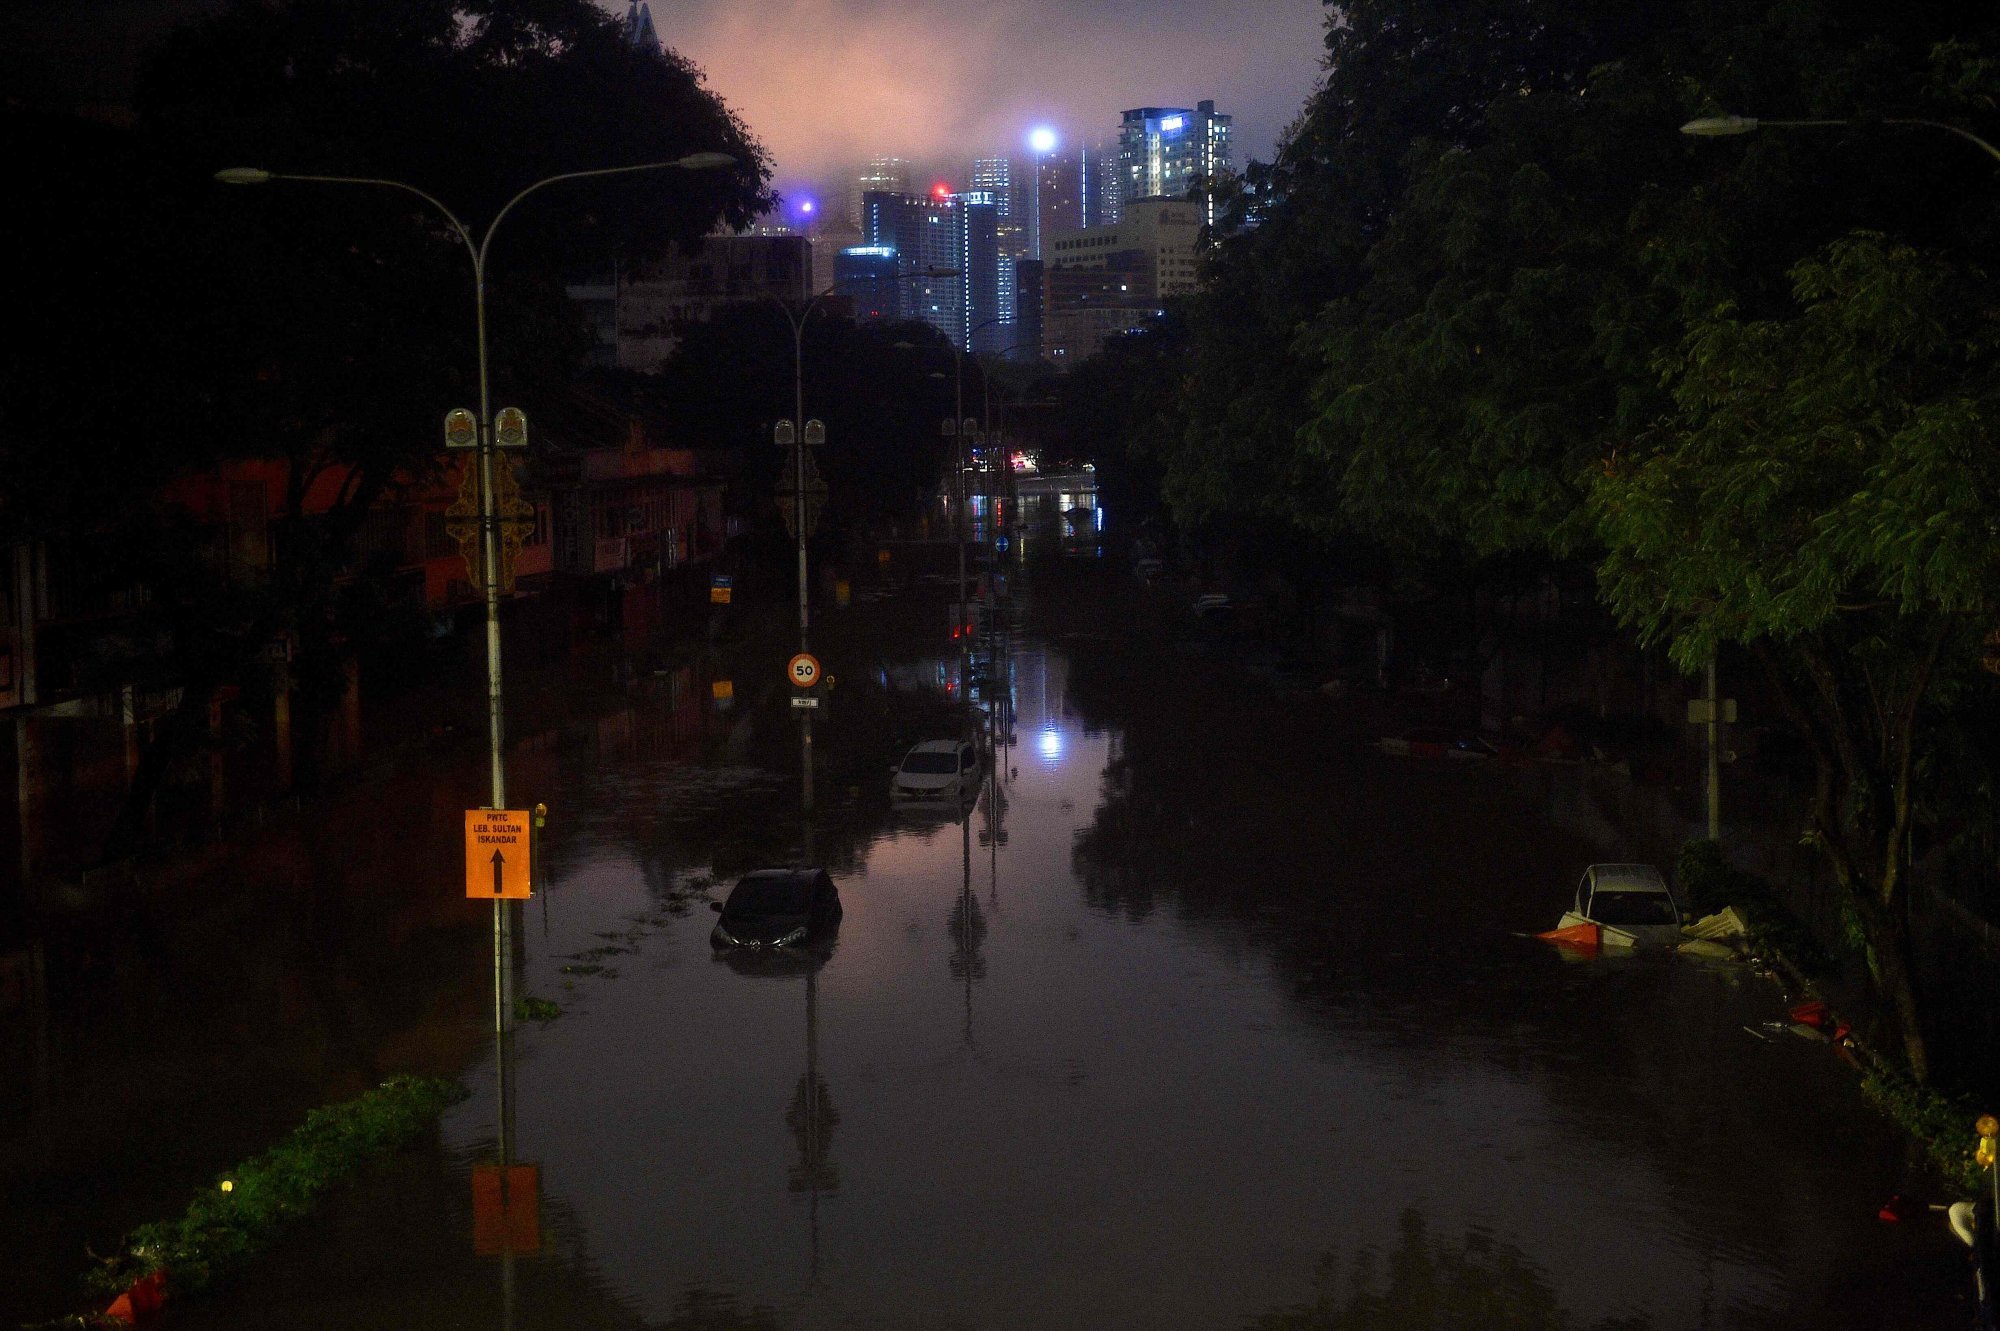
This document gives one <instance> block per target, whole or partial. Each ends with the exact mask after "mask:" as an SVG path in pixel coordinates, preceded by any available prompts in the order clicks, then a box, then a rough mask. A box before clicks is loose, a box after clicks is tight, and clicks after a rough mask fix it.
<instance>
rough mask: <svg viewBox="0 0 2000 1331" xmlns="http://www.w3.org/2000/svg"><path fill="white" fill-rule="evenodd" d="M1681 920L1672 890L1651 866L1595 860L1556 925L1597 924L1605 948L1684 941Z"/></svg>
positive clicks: (1562, 927) (1655, 945)
mask: <svg viewBox="0 0 2000 1331" xmlns="http://www.w3.org/2000/svg"><path fill="white" fill-rule="evenodd" d="M1682 920H1683V912H1682V911H1681V907H1680V903H1679V902H1678V901H1676V900H1675V899H1674V894H1673V889H1672V888H1669V887H1668V886H1667V880H1666V877H1665V876H1664V875H1663V874H1661V872H1660V871H1659V870H1658V869H1656V868H1654V867H1653V866H1652V865H1650V864H1593V865H1591V866H1590V867H1589V868H1588V869H1585V870H1584V871H1583V879H1582V881H1580V882H1579V883H1577V885H1576V904H1575V905H1574V906H1573V907H1572V908H1571V909H1569V910H1566V911H1564V912H1563V917H1562V919H1561V921H1560V922H1558V923H1557V925H1556V928H1557V929H1558V930H1561V929H1569V928H1573V927H1575V926H1577V925H1592V924H1594V925H1596V926H1597V928H1598V936H1599V941H1600V943H1601V945H1602V946H1604V947H1624V948H1637V947H1645V948H1670V947H1674V946H1677V945H1678V944H1679V943H1680V942H1681V923H1682Z"/></svg>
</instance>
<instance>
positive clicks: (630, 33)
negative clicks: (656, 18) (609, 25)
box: [625, 0, 660, 55]
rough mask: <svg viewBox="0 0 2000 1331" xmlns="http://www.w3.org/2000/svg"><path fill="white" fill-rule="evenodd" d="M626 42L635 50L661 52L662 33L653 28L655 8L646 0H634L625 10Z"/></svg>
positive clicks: (656, 53)
mask: <svg viewBox="0 0 2000 1331" xmlns="http://www.w3.org/2000/svg"><path fill="white" fill-rule="evenodd" d="M625 44H626V45H627V46H630V47H632V48H634V49H635V50H640V51H651V52H652V53H653V54H655V55H658V54H659V53H660V34H659V33H658V32H656V31H654V29H653V8H652V6H651V5H648V4H647V3H646V0H634V2H633V3H632V4H631V5H629V6H627V8H626V10H625Z"/></svg>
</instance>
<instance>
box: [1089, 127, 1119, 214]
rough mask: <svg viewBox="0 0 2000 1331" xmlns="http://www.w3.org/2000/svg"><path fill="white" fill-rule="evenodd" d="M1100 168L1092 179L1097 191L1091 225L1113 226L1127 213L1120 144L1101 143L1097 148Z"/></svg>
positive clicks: (1096, 152)
mask: <svg viewBox="0 0 2000 1331" xmlns="http://www.w3.org/2000/svg"><path fill="white" fill-rule="evenodd" d="M1095 155H1096V158H1097V161H1098V164H1099V165H1098V170H1097V172H1096V173H1095V175H1094V177H1093V179H1092V182H1091V184H1092V187H1093V188H1094V190H1095V191H1096V197H1095V199H1094V200H1093V205H1092V206H1093V211H1092V213H1091V216H1090V219H1089V224H1090V225H1091V226H1111V225H1112V224H1113V223H1115V222H1117V221H1118V219H1119V218H1121V217H1123V216H1124V215H1125V182H1124V181H1123V180H1122V179H1121V178H1120V175H1119V166H1118V162H1119V158H1118V145H1117V144H1115V143H1112V144H1099V145H1098V146H1097V148H1096V149H1095Z"/></svg>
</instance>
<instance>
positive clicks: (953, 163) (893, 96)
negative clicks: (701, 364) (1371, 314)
mask: <svg viewBox="0 0 2000 1331" xmlns="http://www.w3.org/2000/svg"><path fill="white" fill-rule="evenodd" d="M599 3H601V4H603V5H604V7H605V8H606V9H608V10H610V11H611V12H613V13H614V14H617V15H619V16H621V17H622V16H623V15H624V13H625V11H626V8H627V0H599ZM652 11H653V23H654V26H655V27H657V28H658V29H659V33H660V36H661V38H662V40H664V41H665V42H666V43H667V45H669V46H672V47H674V48H675V49H676V50H678V51H680V52H681V53H682V54H684V55H686V56H687V57H689V58H690V59H692V60H693V61H694V62H695V63H696V64H697V65H700V66H701V67H702V68H703V69H704V70H705V71H707V74H708V80H709V85H710V86H711V87H712V88H714V89H715V91H716V92H718V93H720V94H721V95H722V97H723V98H724V99H725V100H726V101H728V103H729V104H730V105H731V106H733V107H734V108H735V109H736V110H737V112H738V114H740V115H741V116H742V117H743V119H744V120H745V122H746V123H747V124H748V125H749V126H750V128H751V130H752V132H754V133H755V134H756V135H757V136H758V137H759V138H760V139H761V140H762V141H763V143H764V146H765V147H766V148H768V149H769V150H770V151H771V154H772V156H773V157H774V159H775V160H776V163H777V171H778V183H779V185H780V187H781V188H786V189H787V190H788V191H791V190H796V189H798V188H799V187H800V186H801V185H804V184H808V183H811V184H817V183H818V182H821V181H823V180H826V179H828V178H830V177H832V176H835V175H837V174H839V173H841V172H844V171H845V170H846V169H848V168H849V167H850V166H851V165H852V164H853V163H855V162H858V161H862V160H865V159H867V158H869V157H872V156H878V155H893V156H899V157H908V158H911V159H913V160H915V161H917V162H919V163H920V164H922V165H923V166H924V167H925V168H926V169H927V170H929V171H935V172H941V173H944V174H945V175H947V176H956V175H957V174H959V173H960V172H962V171H963V169H964V165H965V163H966V161H968V160H969V159H970V158H972V157H974V156H986V155H991V154H999V153H1020V152H1021V151H1022V138H1023V136H1024V135H1025V134H1026V133H1027V131H1028V129H1029V128H1030V127H1031V126H1033V125H1035V124H1038V123H1040V124H1049V125H1052V126H1054V127H1055V128H1056V129H1057V130H1058V131H1059V132H1061V133H1062V134H1063V137H1064V139H1065V141H1068V142H1077V141H1095V140H1098V139H1103V138H1109V137H1111V136H1112V135H1113V134H1114V133H1115V130H1116V127H1117V123H1118V113H1119V112H1120V111H1122V110H1124V109H1125V108H1127V107H1133V106H1192V105H1194V103H1195V102H1197V101H1199V100H1201V99H1203V98H1213V99H1214V101H1215V103H1216V108H1217V109H1218V110H1220V111H1225V112H1228V113H1229V114H1231V115H1233V116H1234V117H1235V124H1236V133H1237V139H1238V147H1237V158H1238V162H1239V164H1240V163H1241V161H1242V160H1243V159H1244V158H1245V157H1246V156H1257V157H1268V156H1269V155H1270V152H1271V145H1272V142H1273V141H1274V140H1275V139H1276V137H1277V135H1278V133H1279V131H1281V130H1282V129H1283V128H1284V126H1285V125H1286V124H1287V123H1288V122H1289V121H1290V120H1291V119H1292V117H1293V116H1294V115H1295V114H1296V113H1297V111H1298V109H1299V107H1300V106H1301V104H1303V102H1304V101H1305V98H1306V95H1307V93H1308V92H1310V91H1311V89H1312V86H1313V83H1314V80H1315V79H1316V78H1317V77H1318V75H1319V56H1320V53H1321V51H1322V50H1323V47H1322V45H1321V41H1320V38H1321V31H1322V29H1321V24H1322V21H1323V14H1324V12H1325V11H1324V8H1323V6H1322V5H1321V4H1320V0H652Z"/></svg>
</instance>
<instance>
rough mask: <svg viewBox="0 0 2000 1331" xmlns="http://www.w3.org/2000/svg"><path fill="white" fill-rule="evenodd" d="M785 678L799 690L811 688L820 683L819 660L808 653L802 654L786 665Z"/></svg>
mask: <svg viewBox="0 0 2000 1331" xmlns="http://www.w3.org/2000/svg"><path fill="white" fill-rule="evenodd" d="M785 678H786V679H789V680H790V681H792V683H793V684H795V685H797V686H798V687H799V688H802V689H809V688H811V687H812V686H813V685H815V684H817V683H819V658H818V657H816V656H813V655H812V654H810V653H808V652H800V653H799V654H798V655H797V656H794V657H793V658H792V659H791V660H790V661H788V662H786V663H785Z"/></svg>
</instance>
